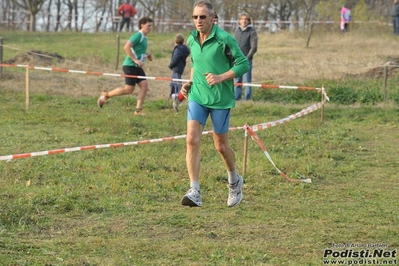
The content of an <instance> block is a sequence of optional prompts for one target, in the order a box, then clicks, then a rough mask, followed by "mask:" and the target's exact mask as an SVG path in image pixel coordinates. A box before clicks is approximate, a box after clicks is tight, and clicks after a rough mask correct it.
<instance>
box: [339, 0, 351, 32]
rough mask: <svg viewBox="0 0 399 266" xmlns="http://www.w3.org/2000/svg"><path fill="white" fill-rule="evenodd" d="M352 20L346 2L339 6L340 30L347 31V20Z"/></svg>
mask: <svg viewBox="0 0 399 266" xmlns="http://www.w3.org/2000/svg"><path fill="white" fill-rule="evenodd" d="M351 20H352V15H351V11H350V9H349V8H348V6H347V5H346V4H344V5H343V6H342V8H341V32H342V33H345V32H347V31H348V26H349V22H350V21H351Z"/></svg>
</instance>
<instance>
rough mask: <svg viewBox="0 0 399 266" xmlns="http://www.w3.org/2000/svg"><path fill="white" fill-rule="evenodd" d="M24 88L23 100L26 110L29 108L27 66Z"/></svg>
mask: <svg viewBox="0 0 399 266" xmlns="http://www.w3.org/2000/svg"><path fill="white" fill-rule="evenodd" d="M25 81H26V84H25V89H26V100H25V108H26V111H28V109H29V68H28V67H27V68H26V77H25Z"/></svg>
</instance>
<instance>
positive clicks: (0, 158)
mask: <svg viewBox="0 0 399 266" xmlns="http://www.w3.org/2000/svg"><path fill="white" fill-rule="evenodd" d="M238 129H244V127H230V128H229V130H238ZM212 133H213V130H209V131H204V132H202V135H208V134H212ZM186 136H187V135H179V136H173V137H165V138H158V139H148V140H139V141H131V142H121V143H111V144H98V145H90V146H81V147H73V148H63V149H55V150H48V151H38V152H29V153H20V154H13V155H5V156H0V161H11V160H13V159H24V158H29V157H35V156H42V155H52V154H60V153H66V152H72V151H87V150H94V149H101V148H117V147H123V146H132V145H139V144H148V143H155V142H162V141H169V140H175V139H182V138H185V137H186Z"/></svg>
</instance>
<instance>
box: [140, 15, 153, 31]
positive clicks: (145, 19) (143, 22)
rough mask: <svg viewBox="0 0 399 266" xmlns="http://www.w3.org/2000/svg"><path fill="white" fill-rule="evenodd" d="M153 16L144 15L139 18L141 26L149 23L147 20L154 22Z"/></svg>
mask: <svg viewBox="0 0 399 266" xmlns="http://www.w3.org/2000/svg"><path fill="white" fill-rule="evenodd" d="M152 21H153V20H152V18H150V17H143V18H141V19H140V20H139V28H140V29H141V25H144V24H147V22H152Z"/></svg>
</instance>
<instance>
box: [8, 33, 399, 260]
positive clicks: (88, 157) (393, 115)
mask: <svg viewBox="0 0 399 266" xmlns="http://www.w3.org/2000/svg"><path fill="white" fill-rule="evenodd" d="M13 36H15V35H13ZM39 37H41V36H36V37H33V36H30V38H32V39H34V38H37V39H38V41H37V42H36V43H35V44H34V45H35V47H36V49H40V50H49V49H50V48H46V47H51V46H47V45H49V44H48V43H51V42H52V41H46V42H42V41H40V38H39ZM64 37H65V38H66V39H68V36H64ZM85 37H86V38H84V39H85V40H86V39H88V37H87V36H85ZM167 37H168V38H169V37H170V36H167ZM294 37H295V36H294ZM352 37H354V36H352ZM352 37H351V36H347V37H345V38H347V42H348V43H353V42H357V43H362V41H361V38H364V39H363V43H367V42H368V43H377V42H378V43H380V44H381V46H380V47H383V46H384V47H385V46H386V47H389V46H390V45H392V44H393V43H395V42H396V40H394V39H392V38H390V37H383V38H380V39H379V40H377V41H376V40H374V39H370V40H369V39H367V38H366V37H364V36H356V38H353V39H352ZM8 38H10V40H13V43H12V45H13V46H14V47H21V46H23V45H26V44H25V43H26V42H22V41H21V42H19V41H18V40H20V39H22V37H11V34H10V35H9V36H8ZM13 38H14V39H13ZM43 38H47V39H49V40H52V38H51V37H49V36H43ZM93 38H94V39H97V38H98V39H101V36H97V35H96V36H94V37H93ZM154 38H155V37H154ZM159 38H161V37H159ZM273 38H275V39H274V40H273ZM281 38H282V37H281V36H275V37H273V36H270V37H269V39H267V40H266V42H267V43H268V44H269V45H270V51H275V56H276V57H279V58H283V57H284V56H283V55H284V52H283V49H282V48H281V50H279V49H278V48H277V46H279V45H280V44H281V43H282V39H281ZM329 38H331V37H324V38H323V39H322V40H320V41H321V42H325V43H328V39H329ZM295 40H297V41H298V42H302V41H303V38H300V37H295V38H292V39H290V41H289V42H287V44H286V46H287V47H286V49H288V50H287V52H286V56H285V57H286V58H288V59H287V60H294V59H295V56H294V55H297V54H298V53H299V50H300V48H296V49H298V50H297V52H295V53H293V52H292V49H294V48H293V46H295V45H294V42H295ZM79 41H80V42H83V41H82V39H79V38H76V40H75V41H73V39H68V43H69V44H70V45H68V47H65V50H66V51H65V53H68V54H69V53H72V52H69V50H68V49H69V47H71V49H72V50H73V53H77V54H78V56H76V58H75V57H73V56H71V59H73V61H75V62H76V61H79V60H80V61H82V62H89V61H90V60H89V59H87V58H85V57H84V55H83V54H84V52H82V51H81V50H78V49H76V45H73V44H74V43H75V42H79ZM86 42H87V44H86ZM92 42H93V40H86V41H85V43H84V44H83V46H84V47H86V46H87V47H89V46H90V45H91V43H92ZM23 43H24V44H23ZM55 43H56V42H54V45H56V44H55ZM157 43H164V45H165V47H166V46H167V45H166V43H168V41H167V40H165V41H164V42H162V41H158V42H157ZM273 43H275V44H276V46H273ZM8 45H11V44H10V43H8ZM57 45H58V44H57ZM160 45H162V44H160ZM330 45H331V48H330V49H331V51H330V52H331V53H332V50H334V49H336V50H339V49H340V48H341V47H338V46H337V47H336V48H334V47H333V44H330ZM339 45H343V44H342V43H341V44H339ZM301 49H304V48H301ZM323 49H324V50H325V51H324V52H325V53H326V54H329V52H327V51H326V50H327V49H328V48H327V46H324V48H316V47H315V48H314V50H323ZM369 49H370V50H372V49H373V48H371V47H370V48H369ZM374 49H377V48H374ZM389 49H391V48H389ZM72 50H71V51H72ZM159 50H160V51H161V49H159ZM373 51H374V50H373ZM390 51H392V50H390ZM51 52H54V50H52V51H51ZM159 53H160V54H159V56H158V58H159V60H160V62H167V61H168V60H169V54H168V53H167V50H165V53H164V55H163V54H162V53H161V52H159ZM319 53H320V55H321V54H322V53H323V51H319V52H317V54H319ZM373 53H374V52H370V53H366V54H365V55H364V58H368V59H364V58H362V59H359V61H362V60H369V61H370V62H373V63H370V66H374V62H375V64H377V63H376V62H377V61H378V58H379V59H380V60H381V61H382V58H386V56H387V54H388V53H390V52H387V51H386V50H381V53H378V54H377V53H376V54H374V56H373V57H372V56H371V55H370V54H373ZM392 54H393V52H392ZM270 56H271V54H270V53H269V55H266V53H264V52H262V51H260V54H259V58H264V60H268V59H267V58H268V57H270ZM369 56H370V57H369ZM11 57H12V56H10V57H9V58H11ZM331 58H332V57H331ZM98 60H99V61H100V62H104V66H108V67H109V66H110V65H112V63H110V62H108V63H107V60H106V59H101V57H99V59H98ZM161 60H163V61H161ZM309 60H310V59H309ZM312 60H313V59H312ZM312 60H310V61H312ZM294 61H295V60H294ZM296 62H297V61H296ZM301 62H302V63H297V65H298V66H299V68H305V65H307V64H308V63H307V62H308V60H305V59H302V61H301ZM309 64H311V62H310V63H309ZM333 64H334V62H331V65H333ZM354 64H355V63H354ZM67 66H68V65H67ZM323 66H325V67H326V68H325V69H328V68H327V67H328V62H324V63H323V64H320V65H319V68H320V71H325V72H324V73H327V70H321V68H322V67H323ZM73 68H75V67H73ZM266 68H267V67H266V66H265V69H264V70H265V71H266V70H268V69H266ZM276 68H277V66H276ZM100 69H101V70H102V71H106V68H101V67H100ZM162 71H164V72H162ZM162 71H161V70H160V71H159V72H158V71H157V68H155V66H154V67H153V69H152V72H149V73H152V74H153V75H157V76H169V74H170V72H167V71H166V70H165V69H163V70H162ZM282 71H283V70H282ZM286 71H287V70H286ZM341 71H342V72H345V71H346V70H344V69H341V70H340V72H341ZM259 72H261V71H260V70H259ZM288 72H295V70H292V71H288ZM348 72H349V71H348ZM357 72H358V73H360V72H362V71H360V70H359V69H357ZM353 74H356V73H353ZM31 75H32V77H31V83H32V92H31V106H30V108H29V110H25V94H24V88H25V87H24V70H16V69H15V68H14V69H7V72H6V73H5V77H4V78H3V80H2V82H1V83H0V90H1V95H2V97H1V98H0V156H2V155H9V154H17V153H26V152H37V151H46V150H53V149H60V148H68V147H78V146H85V145H95V144H107V143H120V142H128V141H138V140H148V139H158V138H162V137H168V136H177V135H182V134H185V128H186V124H185V121H186V105H183V106H182V108H181V112H179V113H176V112H175V111H174V110H173V109H172V108H171V102H170V101H169V100H168V99H166V97H164V94H165V93H166V92H167V91H168V88H167V86H168V85H167V83H164V84H163V85H162V86H163V88H160V87H161V85H160V84H159V83H156V82H153V83H152V84H153V86H152V88H153V89H152V90H151V91H150V93H151V95H150V97H149V100H148V101H147V102H146V103H145V109H146V112H147V114H148V115H147V116H146V117H135V116H133V115H132V111H133V110H134V107H135V101H136V97H135V95H133V96H126V97H119V98H113V99H111V100H110V101H109V102H107V104H106V105H105V106H104V107H103V108H101V109H100V108H98V107H97V105H96V99H97V97H98V92H99V91H101V89H102V88H100V87H99V86H104V87H105V85H104V84H106V85H107V86H108V85H112V86H115V85H119V83H120V82H119V81H118V82H115V80H108V79H106V78H102V77H89V76H81V77H76V78H75V76H72V75H67V74H59V73H57V74H55V73H51V72H50V73H44V72H39V71H32V72H31ZM258 75H259V74H258ZM289 75H292V74H289ZM303 75H305V73H304V74H303ZM275 76H276V77H280V76H281V77H284V75H283V74H282V73H280V72H276V74H275ZM259 77H261V76H259ZM259 79H263V78H259ZM278 80H280V79H279V78H276V81H278ZM293 80H294V76H290V77H289V78H287V79H286V81H287V83H291V84H292V85H301V84H310V85H314V86H320V83H321V82H323V85H325V86H326V89H327V94H328V95H329V96H330V97H331V101H330V102H328V103H327V104H326V106H325V120H324V122H323V123H322V122H321V118H320V111H316V112H314V113H312V114H309V115H306V116H304V117H302V118H298V119H295V120H293V121H291V122H289V123H286V124H283V125H280V126H276V127H272V128H270V129H267V130H262V131H258V132H257V134H258V135H259V137H260V138H261V139H262V141H263V142H264V144H265V146H266V147H267V149H268V151H269V153H270V155H271V157H272V159H273V160H274V162H275V163H276V165H277V167H278V168H279V169H281V170H282V171H283V172H284V173H286V174H287V176H289V177H292V178H298V177H306V178H311V179H312V181H313V182H312V183H311V184H306V183H294V182H288V181H286V180H285V179H283V178H282V177H281V176H280V175H279V174H278V172H277V171H276V170H275V169H274V168H273V166H272V165H271V164H270V162H269V161H268V160H267V158H266V157H265V155H264V153H263V152H262V150H261V149H260V148H259V147H258V146H257V145H256V144H255V142H254V141H252V140H249V147H248V161H247V165H246V167H247V171H246V173H245V175H244V178H245V181H246V183H245V185H244V199H243V202H242V203H241V204H240V205H239V206H237V207H234V208H228V207H227V205H226V200H227V187H226V183H227V175H226V172H225V170H224V168H223V165H222V162H221V160H220V158H219V157H218V154H217V152H216V151H215V150H214V148H213V141H212V137H211V136H209V135H205V136H203V139H202V146H201V156H202V168H201V188H202V195H203V204H204V207H202V208H194V209H193V208H184V207H183V206H181V205H180V200H181V197H182V196H183V195H184V193H185V192H186V190H187V189H188V185H189V182H188V177H187V170H186V166H185V155H184V154H185V140H184V139H177V140H173V141H163V142H158V143H151V144H140V145H132V146H128V147H120V148H103V149H95V150H88V151H77V152H68V153H64V154H58V155H46V156H37V157H32V158H26V159H18V160H12V161H0V265H325V263H323V254H324V252H325V250H327V249H333V250H335V251H339V252H342V251H344V250H345V248H343V245H344V244H347V243H349V244H353V248H352V250H355V251H359V250H361V249H364V248H362V247H363V246H364V245H370V247H367V248H366V249H369V250H378V249H384V250H385V251H393V250H397V249H398V246H399V229H398V223H399V214H398V211H399V206H398V202H399V188H398V179H397V178H398V169H399V161H398V152H399V130H398V122H399V108H398V106H397V103H396V102H395V97H396V96H395V95H397V93H398V89H397V87H396V86H397V85H396V83H397V78H396V77H391V78H390V79H389V81H388V84H389V88H390V91H389V95H390V97H391V98H390V99H389V102H388V103H385V104H384V103H383V102H382V97H381V95H382V92H381V87H380V86H381V84H382V82H381V80H380V79H374V78H372V77H371V78H364V77H363V78H360V79H357V78H351V77H349V78H348V77H346V78H345V79H342V76H341V74H338V76H335V77H331V78H325V77H324V78H322V77H319V78H317V77H312V76H311V75H310V76H309V78H308V79H307V81H306V82H303V83H302V82H300V84H294V83H293ZM269 81H270V80H269ZM60 84H61V86H59V85H60ZM17 85H18V86H19V87H18V88H17V87H16V86H17ZM56 85H57V86H56ZM284 85H286V84H284ZM14 86H15V87H14ZM21 86H22V88H21ZM62 90H63V91H62ZM365 92H368V93H365ZM257 93H258V94H257V95H256V97H259V99H260V98H262V97H266V99H264V100H259V101H255V102H243V103H240V104H238V105H237V107H236V108H235V109H234V110H233V113H232V119H231V126H234V127H235V126H243V125H244V124H245V123H248V124H249V125H255V124H259V123H264V122H269V121H275V120H278V119H281V118H284V117H287V116H289V115H291V114H294V113H296V112H298V111H300V110H301V109H303V108H305V107H307V106H310V105H311V104H313V103H315V102H317V101H319V100H320V97H319V96H318V95H317V94H316V93H315V92H301V91H289V92H288V91H285V90H281V91H279V92H273V93H271V92H265V93H262V92H257ZM345 93H346V94H345ZM287 95H288V96H287ZM289 97H290V98H291V99H288V98H289ZM340 97H341V98H340ZM352 97H353V98H352ZM267 98H269V99H273V100H269V101H268V100H267ZM277 98H279V99H280V101H278V100H277ZM348 98H349V99H354V100H353V101H351V100H349V101H346V100H345V99H348ZM262 99H263V98H262ZM338 103H339V104H338ZM210 128H211V125H210V124H208V125H207V126H206V128H205V129H206V130H209V129H210ZM230 137H231V145H232V147H233V148H234V150H235V151H236V156H237V165H238V167H239V171H240V172H242V170H241V169H242V166H243V149H244V132H243V131H242V130H236V131H231V132H230ZM372 245H374V246H372ZM380 246H381V247H382V248H380ZM390 254H391V255H392V254H393V253H390ZM327 259H331V257H329V258H327ZM368 259H369V258H368ZM395 259H396V257H393V256H387V257H386V258H382V259H379V261H381V263H382V261H383V260H385V262H390V263H391V264H390V265H394V263H396V262H397V261H395ZM359 261H360V260H355V261H354V262H357V263H358V264H359ZM346 262H348V260H346ZM352 263H353V261H352ZM368 265H371V264H368Z"/></svg>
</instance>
